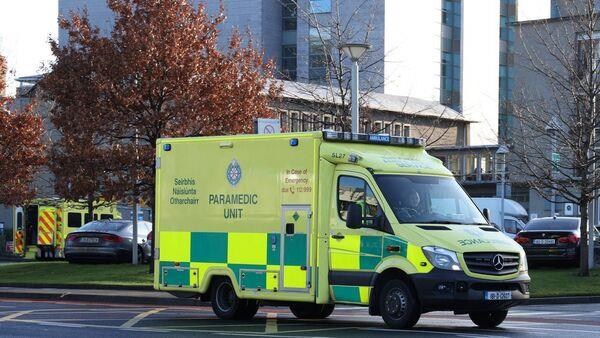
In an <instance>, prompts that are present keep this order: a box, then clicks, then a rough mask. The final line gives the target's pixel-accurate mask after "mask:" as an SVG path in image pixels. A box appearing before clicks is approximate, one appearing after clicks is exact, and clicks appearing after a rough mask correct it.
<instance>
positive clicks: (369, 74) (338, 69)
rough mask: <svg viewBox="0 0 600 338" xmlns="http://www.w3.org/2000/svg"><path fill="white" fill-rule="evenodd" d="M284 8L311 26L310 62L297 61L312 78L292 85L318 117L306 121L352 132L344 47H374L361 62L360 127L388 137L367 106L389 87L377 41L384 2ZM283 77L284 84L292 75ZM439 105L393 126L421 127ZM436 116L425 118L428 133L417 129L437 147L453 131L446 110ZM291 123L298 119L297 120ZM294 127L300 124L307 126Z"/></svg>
mask: <svg viewBox="0 0 600 338" xmlns="http://www.w3.org/2000/svg"><path fill="white" fill-rule="evenodd" d="M280 2H281V3H282V5H283V6H284V9H285V10H286V11H287V12H288V13H290V15H295V17H296V18H297V20H298V21H299V22H301V23H303V24H304V25H306V26H308V34H306V38H305V39H306V40H305V41H304V42H305V43H306V44H307V45H308V51H309V53H308V54H309V56H308V59H301V60H298V62H299V63H305V64H306V63H307V64H308V65H309V67H308V74H300V75H299V76H297V78H296V80H298V82H297V83H295V84H294V85H295V87H296V88H297V91H298V92H301V93H302V94H300V95H299V97H298V98H297V99H298V100H295V103H296V104H297V105H299V106H300V107H302V108H303V110H305V111H310V112H314V113H316V114H312V115H305V116H304V117H303V119H307V118H308V119H310V120H309V121H308V124H310V125H311V126H314V128H315V129H318V128H328V129H336V130H342V131H350V130H351V118H350V108H351V94H352V93H351V88H350V86H351V60H350V57H349V56H348V55H346V54H345V53H344V52H343V51H342V50H341V48H340V46H341V45H342V44H344V43H350V42H351V43H363V44H369V45H371V46H372V48H371V49H370V50H369V51H368V52H367V53H365V55H364V56H363V58H362V59H361V60H360V63H361V68H360V74H361V82H360V91H361V93H360V98H359V101H360V102H359V104H360V109H361V121H360V122H359V123H361V124H362V125H363V127H364V128H363V129H365V130H366V131H367V132H374V133H379V132H384V131H385V127H384V126H383V125H382V126H381V127H380V128H376V127H375V124H374V123H373V122H374V121H372V113H373V112H374V111H373V109H371V107H370V105H369V102H370V101H373V100H374V95H375V94H376V93H378V92H381V91H382V89H383V87H384V84H385V81H386V79H385V77H384V71H383V67H384V62H385V56H386V54H385V53H386V51H385V50H384V48H383V46H382V44H381V43H377V40H376V39H379V38H381V37H379V36H377V34H379V33H378V32H381V31H383V27H380V25H382V22H381V21H380V20H378V13H379V12H380V8H379V6H380V5H381V3H380V1H377V0H353V1H347V0H346V1H344V0H332V1H331V10H330V11H329V9H327V10H324V11H322V9H320V8H315V6H316V5H314V4H313V2H311V1H308V0H280ZM317 3H318V2H317ZM351 5H353V6H351ZM322 12H325V13H322ZM378 25H379V26H378ZM388 52H389V51H388ZM282 75H283V77H284V78H285V76H286V75H288V74H282ZM317 85H318V86H317ZM307 95H308V97H307ZM409 100H410V98H409V97H406V98H405V102H404V106H405V107H406V105H407V104H408V101H409ZM437 105H438V104H437V103H432V104H431V105H430V106H427V107H422V108H420V109H419V110H416V111H415V110H413V111H406V113H403V114H400V115H398V116H397V117H396V118H394V119H393V120H392V121H391V123H392V125H393V123H394V122H403V123H414V125H418V124H417V123H415V122H416V121H421V119H422V118H423V115H424V114H423V113H425V112H426V111H427V110H435V107H434V106H437ZM403 111H405V110H404V109H403ZM437 113H438V114H439V116H438V117H434V116H432V115H428V116H427V118H428V119H429V123H428V124H427V127H418V129H419V130H418V134H419V135H420V136H422V137H423V138H425V139H426V140H427V141H428V144H434V143H437V142H438V141H439V140H441V139H442V138H443V137H444V136H445V134H446V133H447V132H448V130H449V128H447V126H446V124H447V121H449V120H450V118H449V115H450V114H448V112H447V111H446V109H444V110H443V111H441V112H439V111H438V112H437ZM324 115H325V116H329V117H330V119H329V120H326V119H323V116H324ZM290 118H291V119H294V117H290ZM298 118H299V117H298ZM443 121H445V122H443ZM294 122H296V123H298V124H300V123H302V122H303V121H302V120H298V121H294ZM452 126H454V125H452Z"/></svg>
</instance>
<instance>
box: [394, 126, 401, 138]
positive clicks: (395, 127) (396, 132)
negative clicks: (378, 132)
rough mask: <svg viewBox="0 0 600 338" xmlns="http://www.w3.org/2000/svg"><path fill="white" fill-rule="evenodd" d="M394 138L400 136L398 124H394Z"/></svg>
mask: <svg viewBox="0 0 600 338" xmlns="http://www.w3.org/2000/svg"><path fill="white" fill-rule="evenodd" d="M393 135H394V136H402V125H401V124H400V123H394V131H393Z"/></svg>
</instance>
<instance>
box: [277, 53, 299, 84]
mask: <svg viewBox="0 0 600 338" xmlns="http://www.w3.org/2000/svg"><path fill="white" fill-rule="evenodd" d="M281 50H282V55H281V72H282V73H283V76H284V78H285V79H286V80H290V81H295V80H296V51H297V48H296V45H284V46H282V47H281Z"/></svg>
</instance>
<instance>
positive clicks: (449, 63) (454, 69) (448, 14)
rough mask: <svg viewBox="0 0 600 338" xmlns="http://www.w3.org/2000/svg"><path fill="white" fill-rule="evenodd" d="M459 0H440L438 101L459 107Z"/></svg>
mask: <svg viewBox="0 0 600 338" xmlns="http://www.w3.org/2000/svg"><path fill="white" fill-rule="evenodd" d="M461 7H462V4H461V0H442V42H441V50H442V62H441V67H442V68H441V79H440V88H441V91H440V96H441V97H440V103H442V104H444V105H446V106H448V107H450V108H452V109H455V110H458V111H460V109H461V102H460V98H461V93H460V91H461V83H460V82H461V69H460V52H461V50H460V35H461V19H462V18H461Z"/></svg>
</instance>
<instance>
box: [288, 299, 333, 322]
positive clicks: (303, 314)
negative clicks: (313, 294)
mask: <svg viewBox="0 0 600 338" xmlns="http://www.w3.org/2000/svg"><path fill="white" fill-rule="evenodd" d="M334 308H335V305H333V304H314V303H296V304H292V305H290V310H291V311H292V313H293V314H294V316H296V318H300V319H325V318H327V317H329V315H331V313H332V312H333V309H334Z"/></svg>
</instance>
